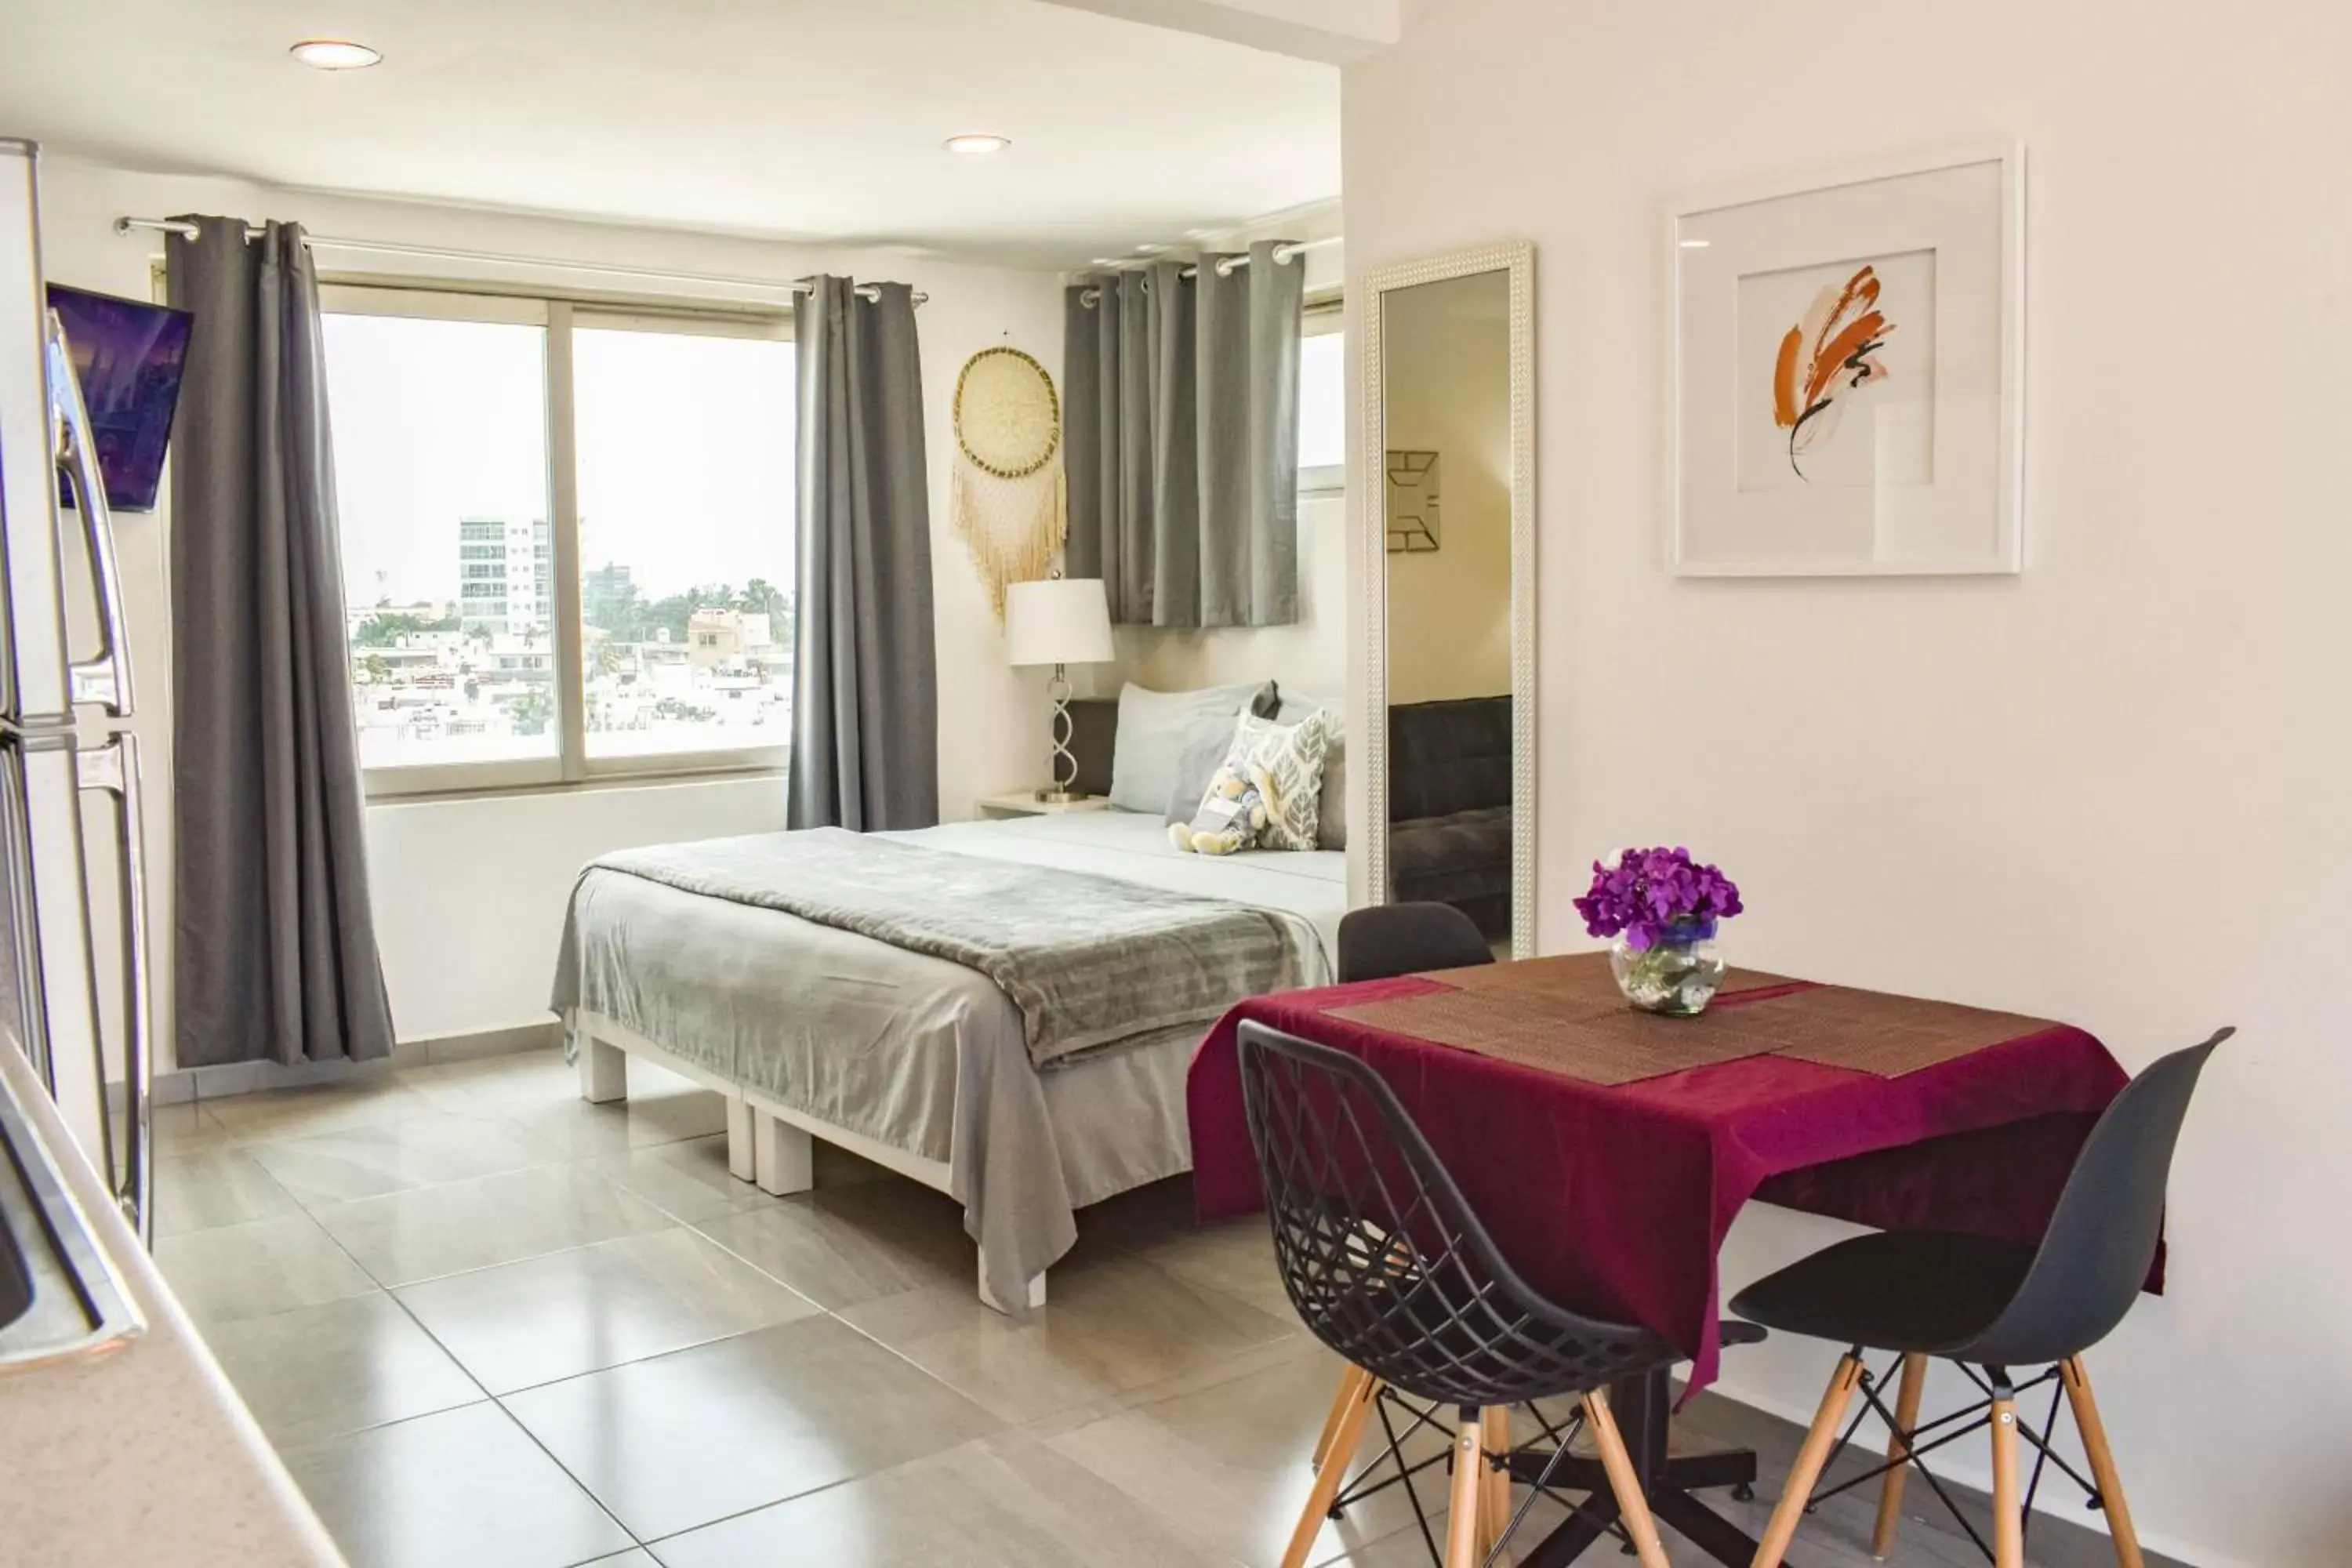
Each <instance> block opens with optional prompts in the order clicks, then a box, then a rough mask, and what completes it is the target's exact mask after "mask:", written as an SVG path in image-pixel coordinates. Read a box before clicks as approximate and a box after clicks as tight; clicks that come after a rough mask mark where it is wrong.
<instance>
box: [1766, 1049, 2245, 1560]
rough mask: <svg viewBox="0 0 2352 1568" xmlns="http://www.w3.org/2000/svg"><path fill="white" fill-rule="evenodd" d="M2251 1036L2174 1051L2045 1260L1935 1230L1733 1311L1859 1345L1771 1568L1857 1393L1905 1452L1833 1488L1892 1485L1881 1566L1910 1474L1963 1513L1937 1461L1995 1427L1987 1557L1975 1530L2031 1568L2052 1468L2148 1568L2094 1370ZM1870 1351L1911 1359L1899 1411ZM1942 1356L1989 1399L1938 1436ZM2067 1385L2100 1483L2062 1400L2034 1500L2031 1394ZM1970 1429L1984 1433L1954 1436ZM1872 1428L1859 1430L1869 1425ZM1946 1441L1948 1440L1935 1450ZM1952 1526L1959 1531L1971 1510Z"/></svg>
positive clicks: (2108, 1128)
mask: <svg viewBox="0 0 2352 1568" xmlns="http://www.w3.org/2000/svg"><path fill="white" fill-rule="evenodd" d="M2235 1032H2236V1031H2234V1030H2232V1029H2221V1030H2218V1031H2216V1032H2215V1034H2214V1035H2213V1037H2212V1038H2210V1039H2209V1040H2207V1041H2206V1042H2205V1043H2204V1044H2202V1045H2200V1046H2192V1047H2189V1049H2187V1050H2184V1051H2176V1052H2174V1053H2173V1054H2172V1055H2170V1056H2168V1057H2166V1058H2163V1059H2161V1060H2160V1061H2158V1062H2157V1063H2155V1064H2154V1065H2153V1066H2151V1067H2150V1068H2147V1071H2145V1072H2143V1073H2141V1074H2140V1075H2139V1076H2138V1077H2137V1078H2136V1079H2133V1080H2132V1081H2131V1082H2130V1083H2129V1084H2127V1085H2126V1086H2125V1088H2124V1091H2123V1092H2122V1093H2121V1094H2119V1095H2117V1096H2116V1099H2115V1100H2114V1102H2113V1103H2112V1104H2110V1105H2109V1106H2108V1107H2107V1109H2106V1110H2105V1112H2104V1113H2103V1114H2102V1115H2101V1116H2100V1118H2099V1120H2098V1123H2097V1124H2096V1125H2095V1127H2093V1128H2092V1130H2091V1135H2090V1137H2089V1138H2088V1139H2087V1140H2085V1141H2084V1144H2083V1149H2082V1152H2081V1153H2080V1154H2078V1155H2077V1156H2076V1157H2075V1161H2074V1170H2073V1172H2072V1173H2069V1174H2068V1176H2067V1178H2066V1184H2065V1187H2064V1188H2063V1191H2062V1192H2061V1193H2060V1194H2059V1197H2058V1205H2057V1207H2056V1208H2055V1209H2054V1210H2053V1211H2052V1214H2051V1216H2050V1225H2049V1227H2048V1229H2047V1230H2046V1231H2044V1233H2043V1235H2042V1240H2041V1242H2040V1244H2039V1245H2038V1246H2030V1247H2029V1246H2023V1245H2020V1244H2017V1243H2013V1242H2002V1241H1990V1240H1987V1239H1984V1238H1982V1237H1968V1236H1956V1235H1949V1234H1946V1233H1942V1232H1925V1231H1907V1232H1906V1231H1889V1232H1885V1233H1883V1234H1880V1235H1875V1236H1864V1237H1855V1238H1854V1239H1853V1240H1851V1241H1842V1242H1840V1243H1838V1244H1837V1245H1836V1246H1834V1247H1827V1248H1824V1249H1823V1250H1822V1251H1820V1252H1816V1253H1814V1254H1813V1255H1812V1256H1811V1257H1810V1258H1804V1259H1801V1261H1799V1262H1797V1263H1794V1264H1792V1265H1790V1267H1789V1268H1783V1269H1781V1270H1780V1272H1779V1273H1777V1274H1773V1275H1771V1276H1769V1277H1768V1278H1766V1279H1759V1280H1758V1281H1757V1282H1756V1283H1755V1284H1753V1285H1751V1286H1749V1287H1748V1289H1745V1290H1743V1291H1741V1292H1740V1293H1739V1294H1738V1296H1737V1297H1735V1298H1734V1299H1733V1300H1732V1303H1731V1310H1732V1311H1734V1312H1735V1313H1737V1314H1738V1316H1740V1317H1742V1318H1745V1319H1747V1320H1748V1321H1750V1322H1754V1323H1761V1324H1763V1325H1765V1326H1766V1327H1768V1328H1771V1329H1777V1330H1783V1331H1787V1332H1790V1333H1793V1334H1804V1335H1808V1336H1810V1337H1811V1338H1814V1339H1825V1340H1830V1341H1832V1342H1837V1343H1841V1344H1845V1345H1848V1346H1850V1347H1851V1348H1850V1349H1849V1350H1848V1351H1847V1352H1846V1353H1845V1354H1844V1355H1843V1357H1841V1358H1840V1359H1839V1362H1838V1365H1837V1371H1836V1373H1834V1374H1833V1375H1832V1377H1831V1379H1830V1386H1829V1392H1828V1393H1827V1394H1824V1395H1823V1396H1822V1404H1821V1409H1820V1411H1819V1412H1818V1413H1817V1414H1816V1415H1814V1417H1813V1426H1812V1430H1811V1432H1810V1433H1808V1434H1807V1435H1806V1438H1805V1444H1804V1447H1803V1448H1802V1449H1801V1450H1800V1451H1799V1453H1798V1456H1797V1463H1796V1467H1795V1468H1793V1469H1792V1470H1790V1474H1789V1483H1788V1486H1787V1488H1786V1489H1785V1490H1783V1491H1782V1493H1781V1495H1780V1506H1779V1508H1778V1509H1777V1510H1775V1511H1774V1513H1773V1515H1772V1524H1771V1528H1770V1529H1769V1531H1767V1532H1766V1534H1765V1539H1764V1548H1763V1550H1762V1551H1761V1552H1759V1554H1758V1555H1757V1558H1756V1568H1776V1565H1777V1564H1778V1563H1780V1558H1781V1554H1782V1553H1783V1552H1786V1551H1787V1550H1788V1547H1789V1542H1790V1537H1791V1536H1793V1535H1794V1534H1795V1533H1796V1529H1797V1521H1798V1519H1799V1517H1800V1516H1801V1514H1802V1513H1803V1512H1804V1511H1805V1510H1806V1509H1807V1508H1808V1507H1809V1506H1810V1505H1811V1504H1812V1503H1814V1502H1817V1501H1819V1499H1817V1498H1815V1497H1814V1496H1813V1487H1814V1484H1815V1482H1816V1481H1818V1480H1819V1479H1820V1477H1821V1473H1822V1467H1823V1466H1824V1465H1825V1464H1827V1462H1828V1460H1829V1458H1830V1456H1831V1455H1832V1452H1833V1451H1835V1450H1836V1449H1837V1448H1839V1447H1843V1445H1844V1441H1845V1439H1846V1438H1849V1437H1851V1436H1853V1430H1854V1427H1853V1426H1849V1427H1847V1428H1846V1431H1845V1434H1844V1436H1839V1434H1838V1424H1839V1423H1840V1422H1841V1421H1843V1419H1844V1418H1845V1412H1846V1409H1847V1407H1848V1406H1849V1405H1851V1404H1852V1402H1853V1395H1854V1394H1855V1393H1856V1392H1857V1391H1859V1392H1860V1393H1861V1394H1862V1396H1863V1398H1864V1400H1865V1401H1866V1402H1867V1408H1868V1410H1870V1411H1875V1412H1876V1413H1877V1414H1878V1415H1879V1417H1880V1419H1882V1420H1884V1421H1885V1423H1886V1425H1887V1426H1888V1428H1889V1429H1890V1431H1891V1432H1892V1433H1893V1434H1894V1436H1892V1438H1891V1439H1890V1440H1889V1442H1888V1445H1887V1451H1886V1463H1885V1465H1884V1466H1883V1467H1881V1468H1877V1469H1874V1470H1871V1471H1870V1472H1868V1473H1867V1474H1864V1475H1860V1476H1856V1477H1853V1479H1849V1480H1847V1481H1844V1482H1843V1483H1841V1484H1840V1485H1839V1486H1838V1487H1836V1488H1833V1489H1832V1492H1834V1491H1843V1490H1845V1489H1847V1488H1849V1487H1853V1486H1858V1485H1862V1484H1864V1483H1865V1482H1867V1481H1869V1480H1871V1479H1874V1478H1875V1477H1878V1476H1881V1475H1883V1476H1884V1477H1885V1485H1884V1487H1883V1488H1882V1489H1881V1491H1880V1495H1879V1509H1878V1528H1877V1532H1876V1534H1875V1536H1874V1539H1873V1542H1872V1545H1871V1552H1872V1554H1873V1555H1874V1556H1878V1557H1884V1556H1885V1555H1886V1554H1887V1552H1889V1551H1890V1550H1891V1549H1892V1548H1893V1546H1894V1542H1895V1523H1896V1521H1897V1520H1898V1519H1899V1517H1900V1510H1901V1506H1902V1483H1903V1478H1904V1475H1905V1474H1906V1469H1907V1468H1908V1467H1909V1466H1912V1465H1917V1466H1918V1468H1919V1471H1920V1473H1921V1474H1922V1475H1923V1476H1925V1477H1926V1478H1927V1481H1928V1484H1929V1485H1931V1486H1933V1487H1935V1489H1936V1492H1937V1496H1938V1497H1941V1498H1943V1500H1944V1502H1945V1504H1946V1506H1948V1507H1949V1506H1950V1505H1951V1498H1950V1497H1949V1495H1948V1494H1947V1493H1946V1492H1945V1491H1944V1489H1943V1486H1942V1484H1941V1483H1940V1482H1938V1481H1937V1479H1936V1478H1935V1476H1934V1475H1933V1473H1931V1472H1930V1471H1928V1469H1927V1466H1926V1465H1925V1464H1924V1463H1922V1462H1921V1456H1922V1455H1924V1454H1926V1453H1927V1452H1928V1451H1929V1450H1931V1449H1933V1448H1937V1447H1942V1446H1943V1445H1944V1444H1946V1443H1948V1442H1951V1441H1953V1440H1954V1439H1956V1438H1958V1437H1960V1436H1966V1435H1967V1434H1968V1433H1969V1432H1973V1431H1975V1430H1976V1429H1977V1428H1978V1427H1979V1426H1990V1427H1991V1429H1992V1456H1993V1544H1992V1545H1991V1546H1990V1547H1986V1546H1985V1542H1983V1540H1982V1539H1981V1538H1979V1537H1978V1536H1977V1533H1976V1530H1975V1528H1974V1527H1973V1526H1972V1525H1970V1524H1969V1521H1967V1520H1966V1519H1965V1518H1962V1519H1961V1520H1960V1524H1961V1527H1962V1528H1963V1529H1965V1530H1967V1531H1968V1532H1969V1536H1970V1538H1971V1539H1974V1540H1976V1542H1977V1545H1978V1546H1979V1548H1983V1549H1984V1550H1985V1551H1986V1552H1987V1554H1988V1555H1990V1557H1991V1558H1992V1559H1993V1561H1994V1563H1996V1564H1998V1565H1999V1568H2022V1565H2023V1563H2024V1561H2025V1519H2026V1510H2028V1509H2030V1508H2031V1507H2032V1500H2033V1491H2034V1489H2035V1488H2036V1487H2038V1486H2039V1485H2040V1482H2041V1478H2042V1467H2043V1466H2044V1465H2045V1464H2051V1465H2056V1466H2057V1467H2058V1468H2061V1469H2062V1470H2064V1471H2065V1472H2066V1473H2067V1474H2068V1475H2069V1476H2070V1477H2072V1478H2073V1479H2074V1480H2075V1481H2076V1482H2077V1483H2078V1484H2080V1485H2081V1486H2082V1487H2083V1489H2084V1490H2085V1491H2087V1492H2089V1493H2090V1494H2091V1499H2092V1504H2093V1506H2094V1507H2098V1508H2103V1509H2105V1511H2106V1515H2107V1525H2108V1529H2109V1530H2110V1531H2111V1532H2112V1533H2113V1535H2114V1537H2115V1543H2116V1558H2117V1560H2118V1561H2119V1562H2120V1563H2122V1564H2123V1565H2124V1568H2140V1563H2141V1559H2140V1550H2139V1541H2138V1537H2137V1535H2136V1534H2135V1533H2134V1532H2133V1530H2132V1521H2131V1510H2130V1508H2129V1507H2128V1506H2127V1505H2126V1503H2125V1501H2124V1490H2123V1482H2122V1481H2121V1479H2118V1478H2117V1476H2116V1464H2115V1458H2114V1455H2113V1454H2112V1453H2111V1452H2110V1450H2109V1449H2108V1447H2107V1437H2106V1431H2105V1427H2104V1426H2102V1425H2101V1423H2100V1420H2099V1412H2098V1405H2097V1403H2096V1402H2095V1400H2094V1399H2093V1398H2092V1395H2091V1383H2090V1378H2089V1376H2088V1375H2087V1374H2086V1373H2084V1370H2083V1362H2082V1357H2083V1352H2085V1351H2087V1350H2089V1349H2090V1348H2091V1347H2092V1346H2093V1345H2095V1344H2097V1343H2098V1342H2100V1341H2101V1340H2103V1339H2105V1338H2106V1337H2107V1335H2108V1334H2110V1333H2112V1332H2114V1331H2115V1328H2116V1324H2118V1323H2120V1322H2122V1321H2123V1320H2124V1314H2125V1313H2126V1312H2128V1311H2129V1310H2131V1306H2132V1303H2133V1301H2134V1300H2137V1298H2138V1295H2139V1292H2140V1289H2141V1287H2142V1286H2143V1285H2144V1284H2145V1283H2146V1282H2147V1274H2148V1269H2149V1268H2150V1266H2151V1265H2153V1264H2154V1262H2155V1261H2156V1248H2157V1242H2158V1237H2160V1236H2161V1235H2162V1232H2163V1226H2164V1185H2165V1178H2166V1175H2167V1173H2168V1172H2169V1171H2170V1169H2171V1166H2172V1152H2173V1148H2174V1146H2175V1144H2176V1143H2177V1142H2178V1141H2179V1136H2180V1124H2181V1121H2182V1120H2183V1119H2184V1118H2185V1117H2187V1115H2188V1114H2189V1097H2190V1095H2191V1094H2192V1093H2193V1092H2194V1091H2195V1089H2196V1088H2197V1079H2198V1075H2199V1074H2200V1072H2202V1071H2203V1070H2204V1067H2205V1061H2206V1058H2208V1057H2210V1056H2211V1055H2212V1053H2213V1048H2214V1047H2216V1046H2219V1045H2220V1044H2221V1042H2222V1041H2223V1040H2226V1039H2228V1038H2229V1037H2231V1034H2233V1033H2235ZM1866 1350H1875V1351H1890V1352H1898V1353H1900V1354H1901V1356H1902V1358H1903V1359H1902V1368H1903V1381H1902V1385H1901V1387H1900V1389H1899V1390H1898V1392H1897V1394H1896V1395H1895V1408H1894V1410H1892V1411H1889V1410H1888V1409H1887V1408H1886V1406H1885V1403H1884V1401H1883V1400H1881V1398H1880V1397H1879V1393H1878V1386H1877V1382H1876V1381H1875V1380H1874V1379H1873V1378H1872V1377H1871V1375H1870V1374H1869V1373H1868V1372H1867V1371H1865V1369H1864V1365H1863V1359H1862V1358H1863V1355H1864V1352H1865V1351H1866ZM1930 1357H1936V1358H1939V1359H1943V1360H1948V1361H1951V1362H1955V1363H1958V1364H1959V1365H1960V1367H1961V1368H1962V1370H1963V1371H1965V1372H1967V1373H1968V1374H1969V1377H1970V1378H1971V1379H1972V1380H1974V1381H1975V1382H1976V1384H1977V1385H1978V1387H1979V1389H1980V1390H1981V1391H1982V1392H1983V1394H1984V1395H1985V1397H1984V1398H1983V1399H1982V1400H1980V1401H1979V1402H1978V1403H1977V1404H1975V1405H1970V1406H1969V1407H1968V1408H1967V1409H1965V1410H1962V1411H1959V1412H1957V1413H1955V1414H1954V1415H1948V1416H1945V1417H1943V1418H1942V1419H1940V1420H1937V1421H1934V1422H1930V1423H1928V1424H1927V1425H1926V1426H1922V1425H1920V1423H1919V1398H1920V1394H1921V1390H1922V1387H1923V1385H1924V1384H1925V1382H1926V1378H1927V1362H1928V1359H1929V1358H1930ZM2036 1366H2041V1367H2047V1368H2048V1370H2047V1371H2044V1372H2043V1373H2041V1374H2040V1375H2039V1376H2037V1377H2034V1378H2032V1379H2030V1380H2028V1381H2027V1382H2025V1383H2023V1384H2020V1383H2018V1382H2017V1381H2016V1380H2015V1379H2014V1378H2012V1377H2011V1372H2010V1369H2011V1368H2012V1367H2036ZM1979 1369H1981V1370H1980V1371H1979ZM1890 1370H1891V1368H1890ZM2053 1381H2054V1382H2056V1383H2057V1384H2060V1386H2061V1388H2062V1389H2063V1396H2064V1397H2065V1399H2066V1400H2067V1401H2068V1402H2069V1403H2070V1404H2071V1405H2073V1407H2074V1423H2075V1426H2076V1427H2077V1428H2078V1429H2079V1430H2080V1431H2081V1434H2082V1438H2083V1448H2084V1453H2085V1454H2086V1455H2087V1456H2088V1458H2089V1459H2090V1461H2091V1476H2092V1479H2090V1480H2084V1478H2083V1477H2082V1476H2081V1475H2079V1474H2077V1473H2076V1472H2075V1471H2074V1468H2073V1467H2072V1466H2070V1465H2068V1464H2067V1463H2066V1462H2065V1461H2064V1460H2063V1459H2062V1458H2059V1457H2058V1456H2057V1455H2055V1454H2053V1453H2052V1452H2051V1451H2050V1447H2049V1444H2048V1435H2049V1431H2050V1428H2051V1426H2052V1425H2053V1424H2054V1423H2055V1421H2056V1420H2057V1405H2058V1399H2059V1397H2060V1394H2058V1393H2056V1392H2053V1394H2052V1395H2051V1407H2050V1419H2049V1420H2048V1421H2046V1422H2044V1423H2043V1425H2042V1431H2041V1433H2040V1434H2039V1435H2037V1434H2036V1433H2034V1432H2033V1431H2032V1430H2030V1429H2024V1430H2022V1440H2023V1441H2024V1442H2027V1443H2030V1444H2032V1446H2033V1447H2034V1449H2035V1451H2036V1455H2037V1458H2036V1459H2035V1461H2034V1467H2033V1480H2032V1484H2030V1485H2029V1486H2028V1487H2027V1489H2026V1490H2025V1492H2024V1495H2023V1496H2022V1498H2021V1497H2020V1495H2019V1491H2018V1458H2019V1453H2018V1444H2019V1442H2020V1440H2021V1426H2020V1424H2019V1418H2018V1414H2017V1396H2018V1395H2019V1394H2021V1393H2023V1392H2025V1391H2027V1390H2029V1389H2032V1388H2034V1387H2037V1386H2040V1385H2041V1384H2045V1383H2050V1382H2053ZM1979 1412H1983V1413H1984V1414H1982V1415H1978V1413H1979ZM1865 1413H1866V1412H1865ZM1971 1415H1978V1418H1977V1419H1976V1420H1974V1421H1969V1422H1968V1424H1967V1425H1966V1426H1957V1427H1954V1426H1953V1424H1954V1423H1956V1422H1960V1421H1965V1420H1967V1418H1968V1417H1969V1416H1971ZM1860 1424H1861V1416H1859V1415H1857V1416H1856V1417H1855V1422H1854V1425H1855V1426H1859V1425H1860ZM1946 1428H1951V1429H1949V1430H1946ZM1930 1433H1932V1434H1934V1436H1933V1437H1932V1439H1931V1440H1926V1441H1923V1440H1922V1439H1923V1438H1927V1436H1928V1435H1929V1434H1930ZM1829 1495H1832V1494H1831V1493H1827V1492H1825V1493H1823V1494H1822V1496H1823V1497H1826V1496H1829ZM1953 1513H1954V1515H1955V1517H1958V1509H1954V1510H1953Z"/></svg>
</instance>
